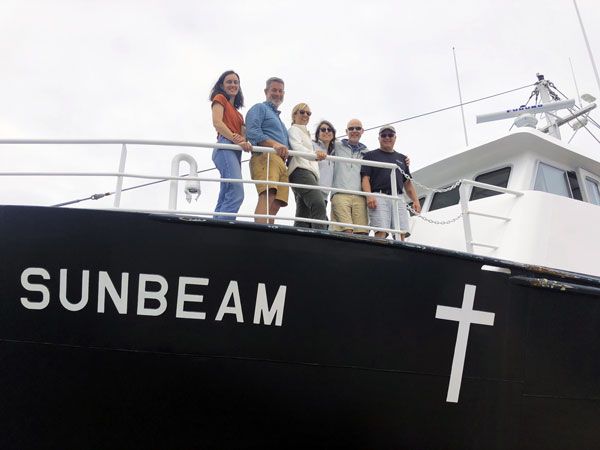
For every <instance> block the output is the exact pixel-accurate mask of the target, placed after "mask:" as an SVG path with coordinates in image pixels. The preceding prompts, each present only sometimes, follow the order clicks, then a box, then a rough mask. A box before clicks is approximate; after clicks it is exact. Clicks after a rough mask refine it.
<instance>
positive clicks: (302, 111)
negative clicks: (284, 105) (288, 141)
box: [298, 109, 312, 117]
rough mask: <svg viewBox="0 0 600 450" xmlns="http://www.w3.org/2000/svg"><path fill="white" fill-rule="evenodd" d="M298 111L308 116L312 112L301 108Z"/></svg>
mask: <svg viewBox="0 0 600 450" xmlns="http://www.w3.org/2000/svg"><path fill="white" fill-rule="evenodd" d="M298 112H299V113H300V114H302V115H304V114H306V115H307V116H308V117H310V116H312V113H311V112H310V111H304V110H303V109H301V110H300V111H298Z"/></svg>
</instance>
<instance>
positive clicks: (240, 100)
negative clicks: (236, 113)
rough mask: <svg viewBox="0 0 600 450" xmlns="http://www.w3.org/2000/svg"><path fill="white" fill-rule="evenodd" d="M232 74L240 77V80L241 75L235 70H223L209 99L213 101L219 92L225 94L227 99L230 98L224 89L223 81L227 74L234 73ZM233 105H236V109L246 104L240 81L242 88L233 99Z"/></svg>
mask: <svg viewBox="0 0 600 450" xmlns="http://www.w3.org/2000/svg"><path fill="white" fill-rule="evenodd" d="M232 74H233V75H235V76H236V77H237V78H238V81H240V76H239V75H238V74H237V73H235V72H234V71H233V70H228V71H226V72H223V73H222V74H221V76H220V77H219V79H218V80H217V82H216V83H215V85H214V86H213V88H212V90H211V91H210V97H209V100H211V101H212V100H214V98H215V97H216V96H217V95H219V94H223V95H224V96H225V98H226V99H227V100H229V96H228V95H227V94H226V93H225V90H224V89H223V83H224V82H225V77H226V76H227V75H232ZM233 106H234V107H235V109H240V108H241V107H242V106H244V94H242V85H241V82H240V90H239V91H238V93H237V95H236V96H235V98H234V99H233Z"/></svg>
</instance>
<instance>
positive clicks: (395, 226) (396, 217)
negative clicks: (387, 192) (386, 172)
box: [390, 169, 403, 241]
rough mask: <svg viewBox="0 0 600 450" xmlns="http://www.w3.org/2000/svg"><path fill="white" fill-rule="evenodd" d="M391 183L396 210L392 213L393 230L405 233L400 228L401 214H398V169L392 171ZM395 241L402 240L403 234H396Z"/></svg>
mask: <svg viewBox="0 0 600 450" xmlns="http://www.w3.org/2000/svg"><path fill="white" fill-rule="evenodd" d="M390 181H391V187H392V197H393V200H392V207H393V208H394V210H393V211H392V219H393V224H392V228H393V229H394V230H398V231H403V230H402V229H401V228H400V214H399V213H398V187H397V185H396V169H392V170H391V171H390ZM394 239H396V240H397V241H399V240H401V239H402V237H401V234H400V233H399V232H396V233H394Z"/></svg>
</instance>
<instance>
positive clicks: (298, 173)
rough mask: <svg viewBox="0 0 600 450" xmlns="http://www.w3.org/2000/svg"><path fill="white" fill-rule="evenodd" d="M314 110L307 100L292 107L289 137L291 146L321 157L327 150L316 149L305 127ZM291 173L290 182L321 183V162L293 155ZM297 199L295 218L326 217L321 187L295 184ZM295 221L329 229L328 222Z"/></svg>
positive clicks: (325, 154)
mask: <svg viewBox="0 0 600 450" xmlns="http://www.w3.org/2000/svg"><path fill="white" fill-rule="evenodd" d="M311 114H312V113H311V111H310V108H309V106H308V105H307V104H306V103H299V104H297V105H296V106H294V109H293V110H292V126H291V127H290V129H289V130H288V135H289V139H290V148H291V149H292V150H296V151H299V152H306V153H310V154H311V155H315V154H316V158H317V160H318V161H322V160H323V159H325V158H326V157H327V153H326V152H324V151H322V150H316V151H315V150H314V149H313V145H312V141H311V139H310V133H309V131H308V129H307V128H306V125H307V124H308V121H309V120H310V116H311ZM288 174H289V176H290V182H291V183H297V184H308V185H311V186H319V164H318V162H317V161H315V160H312V159H306V158H302V157H299V156H293V157H292V158H291V161H290V162H289V168H288ZM292 191H293V192H294V197H295V199H296V218H297V219H298V218H302V217H305V218H308V219H319V220H327V214H326V212H325V208H326V207H325V200H324V199H323V195H322V194H321V191H320V190H318V189H308V188H295V187H293V188H292ZM294 225H295V226H297V227H306V228H315V229H319V230H326V229H327V225H326V224H320V223H311V222H304V221H302V220H296V221H295V222H294Z"/></svg>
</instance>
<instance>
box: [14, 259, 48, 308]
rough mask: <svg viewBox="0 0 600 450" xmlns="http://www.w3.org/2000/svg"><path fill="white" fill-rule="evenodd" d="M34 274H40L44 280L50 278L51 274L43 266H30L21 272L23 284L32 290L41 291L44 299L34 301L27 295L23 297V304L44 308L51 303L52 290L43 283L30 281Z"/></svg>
mask: <svg viewBox="0 0 600 450" xmlns="http://www.w3.org/2000/svg"><path fill="white" fill-rule="evenodd" d="M32 275H37V276H40V277H42V278H43V279H44V280H49V279H50V274H49V273H48V271H47V270H46V269H42V268H41V267H28V268H27V269H25V270H24V271H23V273H22V274H21V285H22V286H23V288H24V289H26V290H28V291H30V292H41V293H42V300H41V301H39V302H32V301H31V300H29V299H28V298H27V297H21V304H22V305H23V306H24V307H25V308H27V309H44V308H45V307H46V306H48V304H49V303H50V291H49V290H48V288H47V287H46V286H44V285H43V284H34V283H30V282H29V277H30V276H32Z"/></svg>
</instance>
